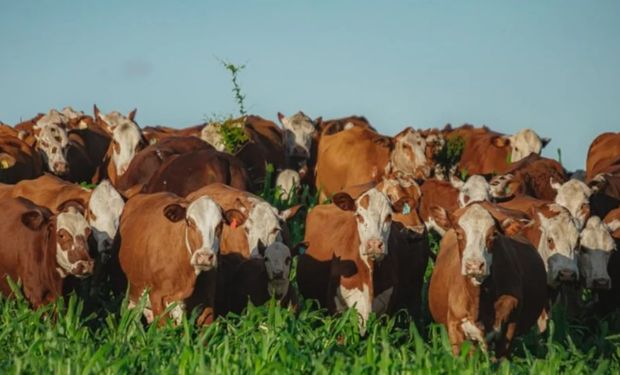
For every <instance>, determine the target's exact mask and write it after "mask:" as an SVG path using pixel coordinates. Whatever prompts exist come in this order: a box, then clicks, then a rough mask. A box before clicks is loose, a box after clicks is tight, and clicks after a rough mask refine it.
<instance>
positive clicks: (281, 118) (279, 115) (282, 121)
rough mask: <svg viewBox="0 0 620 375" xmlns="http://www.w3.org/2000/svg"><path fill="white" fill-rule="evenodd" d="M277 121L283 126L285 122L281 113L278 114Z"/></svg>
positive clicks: (284, 117)
mask: <svg viewBox="0 0 620 375" xmlns="http://www.w3.org/2000/svg"><path fill="white" fill-rule="evenodd" d="M278 121H280V124H282V125H283V126H284V122H285V121H286V116H284V114H283V113H282V112H278Z"/></svg>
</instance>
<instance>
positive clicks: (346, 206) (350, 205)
mask: <svg viewBox="0 0 620 375" xmlns="http://www.w3.org/2000/svg"><path fill="white" fill-rule="evenodd" d="M332 202H333V203H334V204H335V205H336V206H338V208H340V209H341V210H343V211H355V200H354V199H353V198H351V196H350V195H349V194H347V193H345V192H340V193H336V194H334V196H333V197H332Z"/></svg>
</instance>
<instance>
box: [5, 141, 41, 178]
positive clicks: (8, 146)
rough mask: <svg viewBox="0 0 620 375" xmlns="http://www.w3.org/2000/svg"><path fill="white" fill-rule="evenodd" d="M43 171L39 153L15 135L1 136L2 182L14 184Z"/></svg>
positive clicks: (38, 174) (34, 176)
mask: <svg viewBox="0 0 620 375" xmlns="http://www.w3.org/2000/svg"><path fill="white" fill-rule="evenodd" d="M42 173H43V162H42V160H41V156H40V155H39V153H38V152H37V151H36V150H34V149H33V148H32V147H30V146H29V145H28V144H26V143H25V142H23V141H22V140H20V139H18V138H15V137H8V136H5V137H0V182H3V183H8V184H14V183H16V182H18V181H21V180H27V179H32V178H36V177H38V176H40V175H41V174H42Z"/></svg>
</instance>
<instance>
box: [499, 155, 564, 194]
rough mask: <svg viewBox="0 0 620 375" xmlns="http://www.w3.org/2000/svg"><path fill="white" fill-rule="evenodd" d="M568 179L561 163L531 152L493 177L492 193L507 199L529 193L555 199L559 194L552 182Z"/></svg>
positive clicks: (561, 182)
mask: <svg viewBox="0 0 620 375" xmlns="http://www.w3.org/2000/svg"><path fill="white" fill-rule="evenodd" d="M567 180H568V177H567V176H566V172H565V171H564V168H563V167H562V165H561V164H560V163H558V162H557V161H555V160H552V159H547V158H543V157H541V156H539V155H537V154H534V153H532V154H530V155H529V156H527V157H526V158H524V159H521V160H520V161H518V162H516V163H513V164H511V166H510V168H508V170H507V171H506V173H505V174H503V175H498V176H495V177H493V178H492V179H491V181H490V182H489V184H490V185H491V195H492V196H493V197H494V198H495V199H501V200H506V199H510V198H512V197H515V196H521V195H529V196H531V197H534V198H538V199H544V200H554V199H555V196H556V194H557V192H556V190H555V189H554V188H553V187H552V186H551V183H552V182H556V183H559V184H563V183H564V182H566V181H567Z"/></svg>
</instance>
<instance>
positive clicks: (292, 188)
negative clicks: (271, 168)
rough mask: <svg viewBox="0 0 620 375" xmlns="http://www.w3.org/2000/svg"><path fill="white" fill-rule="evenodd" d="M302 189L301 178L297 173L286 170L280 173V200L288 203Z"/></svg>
mask: <svg viewBox="0 0 620 375" xmlns="http://www.w3.org/2000/svg"><path fill="white" fill-rule="evenodd" d="M300 187H301V177H300V176H299V173H298V172H297V171H294V170H292V169H285V170H283V171H282V172H280V173H278V177H277V178H276V188H277V189H279V191H280V199H281V200H282V201H285V202H286V201H288V200H289V199H290V198H291V197H293V196H295V195H296V194H297V192H298V191H299V189H300Z"/></svg>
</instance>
